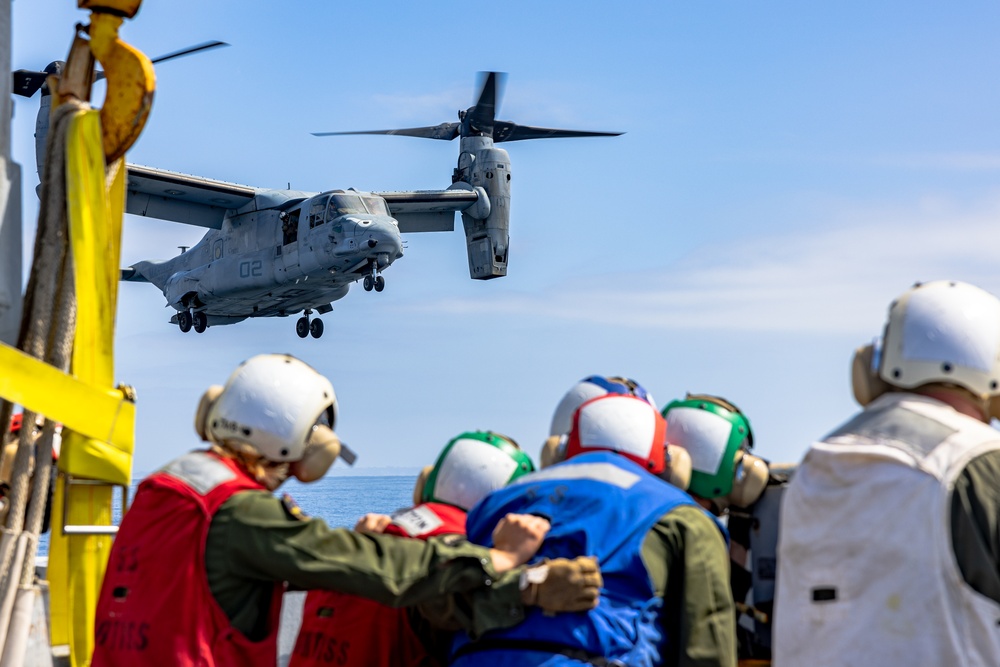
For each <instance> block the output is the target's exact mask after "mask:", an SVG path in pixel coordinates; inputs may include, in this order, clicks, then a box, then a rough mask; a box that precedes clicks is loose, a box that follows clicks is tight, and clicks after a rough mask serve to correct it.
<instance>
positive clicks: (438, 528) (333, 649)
mask: <svg viewBox="0 0 1000 667" xmlns="http://www.w3.org/2000/svg"><path fill="white" fill-rule="evenodd" d="M385 532H386V534H387V535H399V536H401V537H412V538H416V539H418V540H426V539H427V538H428V537H433V536H435V535H446V534H454V533H458V534H459V535H464V534H465V512H464V511H462V510H460V509H458V508H457V507H452V506H451V505H443V504H441V503H423V504H420V505H417V506H416V507H414V508H412V509H409V510H405V511H402V512H397V513H396V514H395V515H393V518H392V523H391V524H389V526H388V527H387V528H386V529H385ZM437 664H438V663H437V662H436V661H435V660H434V659H433V658H432V657H431V656H430V655H429V654H428V653H427V650H426V649H425V648H424V645H423V642H422V641H421V640H420V637H418V636H417V634H416V633H415V632H414V631H413V629H412V628H411V627H410V622H409V620H408V618H407V615H406V610H405V609H395V608H393V607H387V606H385V605H383V604H380V603H378V602H375V601H373V600H368V599H366V598H362V597H358V596H355V595H349V594H347V593H339V592H337V591H320V590H316V591H310V592H309V594H308V595H307V596H306V602H305V608H304V609H303V610H302V627H301V629H300V630H299V637H298V639H297V640H296V642H295V650H294V651H293V652H292V658H291V661H290V662H289V663H288V667H327V666H329V665H337V666H338V667H342V666H343V665H358V666H359V667H360V666H364V667H369V666H371V667H396V666H400V667H403V666H407V665H414V666H416V665H420V666H421V667H431V666H433V665H437Z"/></svg>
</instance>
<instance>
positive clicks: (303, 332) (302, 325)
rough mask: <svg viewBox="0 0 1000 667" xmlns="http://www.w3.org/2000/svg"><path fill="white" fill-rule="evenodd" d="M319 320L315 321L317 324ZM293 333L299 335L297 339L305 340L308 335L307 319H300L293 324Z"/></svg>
mask: <svg viewBox="0 0 1000 667" xmlns="http://www.w3.org/2000/svg"><path fill="white" fill-rule="evenodd" d="M318 321H319V320H317V322H318ZM295 333H297V334H298V335H299V338H305V337H306V336H308V335H309V318H308V317H300V318H299V320H298V321H297V322H296V323H295Z"/></svg>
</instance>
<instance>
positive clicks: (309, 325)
mask: <svg viewBox="0 0 1000 667" xmlns="http://www.w3.org/2000/svg"><path fill="white" fill-rule="evenodd" d="M305 313H306V314H305V315H303V316H302V317H300V318H299V319H298V321H297V322H296V323H295V333H297V334H298V335H299V338H305V337H306V336H308V335H309V334H312V337H313V338H319V337H320V336H322V335H323V320H320V319H316V320H312V321H310V320H309V316H310V315H312V311H311V310H306V311H305Z"/></svg>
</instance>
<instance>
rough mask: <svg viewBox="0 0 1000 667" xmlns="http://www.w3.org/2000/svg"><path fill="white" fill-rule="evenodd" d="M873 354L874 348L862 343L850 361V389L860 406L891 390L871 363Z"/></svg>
mask: <svg viewBox="0 0 1000 667" xmlns="http://www.w3.org/2000/svg"><path fill="white" fill-rule="evenodd" d="M874 355H875V348H874V347H873V346H872V345H864V346H862V347H859V348H858V349H857V350H855V351H854V360H853V361H852V362H851V389H852V390H853V391H854V399H855V400H856V401H857V402H858V403H859V404H860V405H861V406H862V407H864V406H866V405H868V404H869V403H871V402H872V401H874V400H875V399H876V398H878V397H879V396H881V395H882V394H884V393H886V392H888V391H890V390H891V387H890V385H889V384H888V383H887V382H886V381H885V380H883V379H882V378H881V377H879V374H878V369H877V368H875V367H874V365H873V364H872V358H873V357H874Z"/></svg>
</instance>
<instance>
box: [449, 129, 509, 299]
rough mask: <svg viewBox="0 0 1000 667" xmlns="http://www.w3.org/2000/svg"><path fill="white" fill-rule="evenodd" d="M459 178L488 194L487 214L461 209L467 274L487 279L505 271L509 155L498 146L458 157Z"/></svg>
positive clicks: (473, 209) (477, 278) (473, 208)
mask: <svg viewBox="0 0 1000 667" xmlns="http://www.w3.org/2000/svg"><path fill="white" fill-rule="evenodd" d="M457 171H458V172H459V173H461V175H462V176H463V178H462V179H461V180H463V181H465V182H466V183H469V184H470V185H472V186H473V187H478V188H482V189H483V190H485V191H486V195H487V197H488V198H489V204H490V205H489V207H488V214H487V215H486V216H485V217H474V216H475V215H476V214H477V213H479V212H480V211H481V210H482V209H481V208H480V209H478V210H477V208H476V207H472V208H471V209H469V210H468V211H463V212H462V223H463V225H464V226H465V242H466V245H467V249H468V253H469V276H470V277H472V278H474V279H476V280H489V279H490V278H499V277H501V276H505V275H507V244H508V241H509V236H508V229H509V228H510V157H509V156H508V155H507V151H505V150H503V149H502V148H483V149H481V150H478V151H476V152H475V154H473V153H467V152H463V154H462V155H461V156H460V157H459V169H458V170H457Z"/></svg>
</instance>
